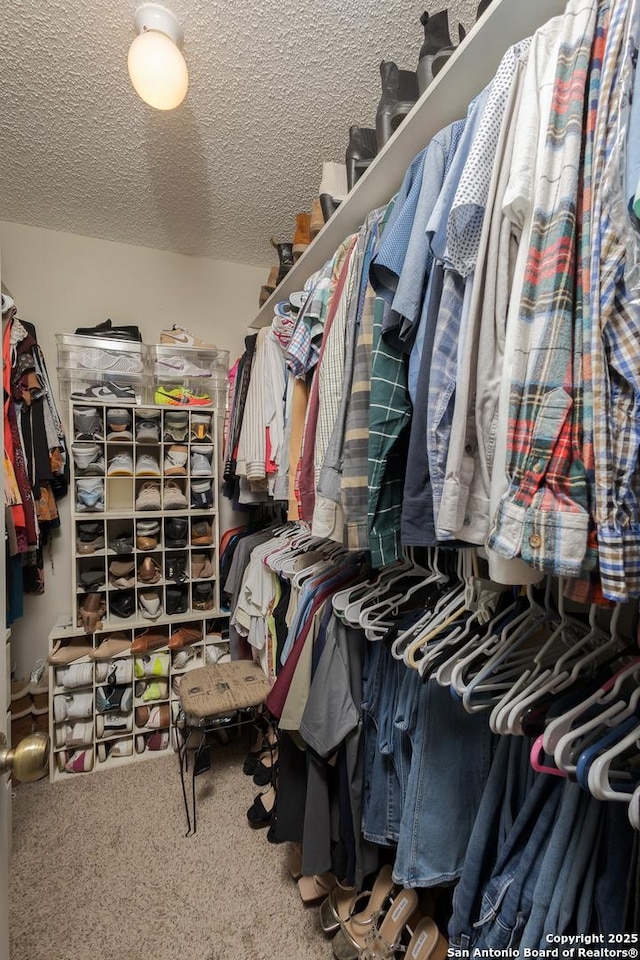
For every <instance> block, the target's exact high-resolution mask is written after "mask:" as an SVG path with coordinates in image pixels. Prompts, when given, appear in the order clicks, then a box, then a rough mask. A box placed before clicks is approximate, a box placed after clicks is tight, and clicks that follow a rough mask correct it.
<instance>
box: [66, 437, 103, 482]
mask: <svg viewBox="0 0 640 960" xmlns="http://www.w3.org/2000/svg"><path fill="white" fill-rule="evenodd" d="M71 453H72V454H73V462H74V465H75V468H76V475H78V476H82V477H103V476H104V456H103V454H102V447H99V446H98V445H97V444H95V443H78V442H74V443H72V444H71Z"/></svg>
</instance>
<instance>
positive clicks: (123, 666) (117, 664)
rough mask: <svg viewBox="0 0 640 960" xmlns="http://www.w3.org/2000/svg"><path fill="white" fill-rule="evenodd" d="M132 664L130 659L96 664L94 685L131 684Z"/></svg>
mask: <svg viewBox="0 0 640 960" xmlns="http://www.w3.org/2000/svg"><path fill="white" fill-rule="evenodd" d="M132 679H133V664H132V662H131V658H130V657H127V658H126V659H125V660H112V661H108V660H106V661H104V662H102V663H96V683H108V684H111V685H113V684H116V683H131V680H132Z"/></svg>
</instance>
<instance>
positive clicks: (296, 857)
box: [287, 843, 302, 880]
mask: <svg viewBox="0 0 640 960" xmlns="http://www.w3.org/2000/svg"><path fill="white" fill-rule="evenodd" d="M287 869H288V870H289V873H290V874H291V879H292V880H297V879H298V878H299V877H301V876H302V844H301V843H292V844H291V847H290V848H289V852H288V854H287Z"/></svg>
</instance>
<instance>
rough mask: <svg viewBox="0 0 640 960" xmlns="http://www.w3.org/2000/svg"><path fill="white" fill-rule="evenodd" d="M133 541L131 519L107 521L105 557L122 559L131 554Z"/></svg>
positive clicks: (133, 547) (133, 531)
mask: <svg viewBox="0 0 640 960" xmlns="http://www.w3.org/2000/svg"><path fill="white" fill-rule="evenodd" d="M135 539H136V538H135V528H134V521H133V519H131V520H130V519H128V518H124V517H123V518H121V519H118V520H107V556H109V557H122V556H128V555H129V554H131V553H133V551H134V549H135Z"/></svg>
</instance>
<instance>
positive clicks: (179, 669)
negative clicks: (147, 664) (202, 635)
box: [171, 643, 204, 678]
mask: <svg viewBox="0 0 640 960" xmlns="http://www.w3.org/2000/svg"><path fill="white" fill-rule="evenodd" d="M203 666H204V650H203V647H202V644H201V643H198V644H192V645H191V646H188V647H182V648H181V649H180V650H173V651H172V653H171V675H172V677H174V678H175V677H180V676H182V675H183V674H185V673H189V671H190V670H196V669H197V668H198V667H203Z"/></svg>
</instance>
